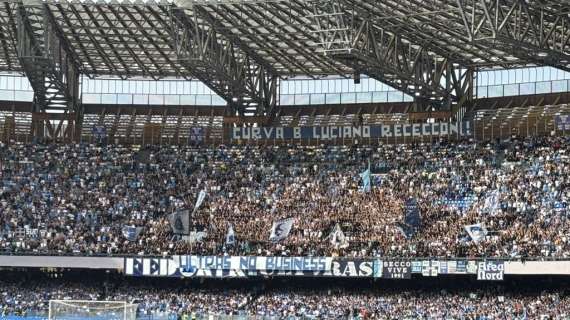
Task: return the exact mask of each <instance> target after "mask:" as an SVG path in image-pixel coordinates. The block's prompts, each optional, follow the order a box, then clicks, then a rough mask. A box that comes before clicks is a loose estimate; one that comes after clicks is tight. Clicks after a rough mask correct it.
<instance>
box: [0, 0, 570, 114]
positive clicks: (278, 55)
mask: <svg viewBox="0 0 570 320" xmlns="http://www.w3.org/2000/svg"><path fill="white" fill-rule="evenodd" d="M528 65H548V66H552V67H556V68H560V69H562V70H567V71H570V3H568V2H567V1H561V0H534V1H527V0H309V1H306V0H220V1H206V0H179V1H177V2H140V1H136V2H127V1H122V2H115V1H111V2H88V1H85V2H83V1H69V2H66V1H52V0H45V1H41V0H3V1H2V2H0V71H16V72H23V73H25V74H26V75H27V76H28V77H29V79H30V82H31V84H32V87H33V89H34V92H35V105H36V111H42V110H49V109H58V108H59V109H64V110H66V111H68V112H70V113H71V112H73V113H76V114H77V113H79V114H80V113H81V111H80V102H79V101H78V90H77V88H78V81H79V80H78V79H79V74H84V75H86V76H89V77H95V76H119V77H122V78H127V77H137V76H144V77H152V78H154V79H160V78H164V77H182V78H188V79H189V78H195V79H199V80H201V81H202V82H204V83H205V84H206V85H207V86H209V87H210V88H211V89H212V90H213V91H214V92H216V93H217V94H218V95H220V96H221V97H222V98H224V99H225V100H226V101H227V102H228V105H229V106H230V108H229V111H231V113H232V114H234V115H236V114H237V115H243V114H248V115H256V116H266V117H269V118H271V117H273V116H274V115H276V114H277V113H278V92H279V80H280V79H283V78H288V77H295V76H307V77H311V78H318V77H321V76H327V75H341V76H344V77H351V76H353V75H357V74H366V75H368V76H370V77H372V78H374V79H377V80H379V81H382V82H384V83H386V84H388V85H390V86H392V87H394V88H396V89H399V90H401V91H403V92H406V93H408V94H410V95H413V96H414V97H415V98H416V103H417V104H418V105H420V106H423V107H425V106H431V107H439V108H443V109H448V110H449V109H451V108H453V107H455V106H460V105H462V104H464V103H466V102H468V101H469V100H470V99H471V97H472V96H473V95H472V90H473V75H474V72H475V71H477V70H480V69H482V68H483V69H486V68H514V67H522V66H528Z"/></svg>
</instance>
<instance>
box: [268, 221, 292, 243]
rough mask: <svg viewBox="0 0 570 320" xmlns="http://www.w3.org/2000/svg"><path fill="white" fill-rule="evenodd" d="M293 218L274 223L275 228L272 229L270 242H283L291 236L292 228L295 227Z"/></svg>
mask: <svg viewBox="0 0 570 320" xmlns="http://www.w3.org/2000/svg"><path fill="white" fill-rule="evenodd" d="M293 220H294V219H293V218H287V219H283V220H279V221H275V222H273V227H272V228H271V235H270V236H269V240H270V241H273V242H278V241H281V240H283V239H285V238H287V236H288V235H289V232H291V227H293Z"/></svg>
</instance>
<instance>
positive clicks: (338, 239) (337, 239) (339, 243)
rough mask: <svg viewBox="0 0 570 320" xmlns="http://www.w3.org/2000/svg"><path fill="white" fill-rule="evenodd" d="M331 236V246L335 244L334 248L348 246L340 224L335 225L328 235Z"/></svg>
mask: <svg viewBox="0 0 570 320" xmlns="http://www.w3.org/2000/svg"><path fill="white" fill-rule="evenodd" d="M330 237H331V243H332V245H333V246H335V248H342V249H344V248H348V240H347V239H346V237H345V236H344V233H343V232H342V230H341V228H340V225H338V223H337V225H336V226H335V227H334V230H333V232H332V233H331V235H330Z"/></svg>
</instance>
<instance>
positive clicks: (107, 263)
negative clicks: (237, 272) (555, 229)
mask: <svg viewBox="0 0 570 320" xmlns="http://www.w3.org/2000/svg"><path fill="white" fill-rule="evenodd" d="M124 263H125V258H124V257H65V256H2V255H0V267H24V268H26V267H27V268H75V269H114V270H119V271H123V268H124ZM505 274H506V275H569V276H570V261H526V262H521V261H505Z"/></svg>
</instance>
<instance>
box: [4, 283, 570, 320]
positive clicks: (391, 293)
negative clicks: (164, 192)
mask: <svg viewBox="0 0 570 320" xmlns="http://www.w3.org/2000/svg"><path fill="white" fill-rule="evenodd" d="M50 299H57V300H60V299H64V300H78V299H81V300H91V301H96V300H99V301H102V300H107V301H125V302H128V303H132V304H134V305H136V309H137V311H136V313H137V315H138V318H139V319H151V318H152V319H212V318H211V316H213V315H216V316H236V318H239V319H247V318H252V319H253V318H255V319H489V320H490V319H494V320H496V319H568V318H569V317H570V297H569V296H568V295H567V294H566V293H565V292H564V291H560V290H545V291H542V292H526V293H521V292H516V293H515V292H512V291H508V290H503V289H491V290H469V289H465V290H458V289H450V290H410V289H400V290H395V289H381V290H378V289H362V288H361V289H358V290H356V289H347V288H340V287H336V288H331V289H311V290H307V289H291V288H290V289H260V290H257V291H253V290H250V291H246V290H238V289H226V290H217V291H216V290H212V289H191V288H185V287H183V286H178V287H171V288H156V287H149V286H133V287H129V286H124V285H123V286H120V287H119V286H115V287H111V288H107V289H105V290H103V289H102V288H101V287H91V286H86V285H84V284H77V283H75V284H70V283H64V282H63V283H62V282H60V283H59V284H48V283H36V284H35V285H32V286H30V285H25V284H18V286H16V285H5V284H4V285H1V286H0V316H9V315H12V316H19V317H24V318H25V317H32V316H42V315H45V314H47V312H48V307H49V303H48V302H49V300H50ZM70 305H71V304H70ZM77 306H78V308H77V310H75V309H73V308H65V309H61V310H58V309H57V308H52V312H53V313H54V314H57V315H59V316H71V315H73V314H75V313H74V310H75V312H77V311H78V310H81V306H83V305H82V304H77ZM133 310H134V309H133ZM97 314H98V315H101V314H105V313H104V311H99V312H98V313H97ZM237 316H240V317H237ZM86 319H88V318H86Z"/></svg>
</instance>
